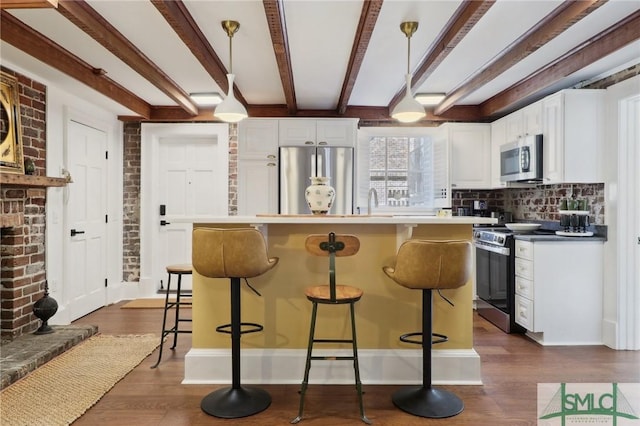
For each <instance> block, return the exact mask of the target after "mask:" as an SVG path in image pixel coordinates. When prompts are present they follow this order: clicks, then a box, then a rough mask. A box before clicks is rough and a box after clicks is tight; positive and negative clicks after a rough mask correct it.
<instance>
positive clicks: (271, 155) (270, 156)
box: [267, 154, 276, 160]
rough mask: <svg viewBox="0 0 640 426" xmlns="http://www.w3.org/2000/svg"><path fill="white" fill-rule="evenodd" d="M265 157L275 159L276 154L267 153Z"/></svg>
mask: <svg viewBox="0 0 640 426" xmlns="http://www.w3.org/2000/svg"><path fill="white" fill-rule="evenodd" d="M267 158H268V159H269V160H275V159H276V156H275V155H273V154H269V155H267Z"/></svg>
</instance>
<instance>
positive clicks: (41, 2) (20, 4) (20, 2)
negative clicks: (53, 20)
mask: <svg viewBox="0 0 640 426" xmlns="http://www.w3.org/2000/svg"><path fill="white" fill-rule="evenodd" d="M55 7H58V0H2V2H0V9H46V8H55Z"/></svg>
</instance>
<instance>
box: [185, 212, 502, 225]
mask: <svg viewBox="0 0 640 426" xmlns="http://www.w3.org/2000/svg"><path fill="white" fill-rule="evenodd" d="M172 221H173V222H183V223H185V222H188V223H219V224H229V223H237V224H271V223H281V224H346V225H349V224H363V225H376V224H381V225H419V224H425V225H427V224H428V225H474V224H479V225H492V224H497V223H498V219H496V218H490V217H478V216H452V217H441V216H426V215H415V216H414V215H391V214H372V215H364V214H363V215H331V214H330V215H312V214H300V215H287V214H282V215H281V214H264V215H256V216H186V217H182V218H174V219H172Z"/></svg>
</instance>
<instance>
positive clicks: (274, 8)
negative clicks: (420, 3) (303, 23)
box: [262, 0, 366, 115]
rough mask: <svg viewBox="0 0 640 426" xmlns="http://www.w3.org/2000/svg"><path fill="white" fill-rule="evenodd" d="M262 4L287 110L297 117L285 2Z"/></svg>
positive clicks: (279, 0)
mask: <svg viewBox="0 0 640 426" xmlns="http://www.w3.org/2000/svg"><path fill="white" fill-rule="evenodd" d="M262 3H263V5H264V12H265V15H266V17H267V24H268V25H269V32H270V33H271V43H272V44H273V51H274V53H275V55H276V62H277V64H278V72H279V73H280V80H281V81H282V90H283V91H284V99H285V102H286V103H287V110H288V111H289V114H291V115H295V114H296V112H297V110H298V101H297V100H296V89H295V86H294V83H293V70H292V67H291V54H290V52H289V36H288V35H287V23H286V20H285V16H284V2H283V0H263V2H262ZM365 3H366V2H365Z"/></svg>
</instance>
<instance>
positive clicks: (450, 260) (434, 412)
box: [382, 239, 472, 418]
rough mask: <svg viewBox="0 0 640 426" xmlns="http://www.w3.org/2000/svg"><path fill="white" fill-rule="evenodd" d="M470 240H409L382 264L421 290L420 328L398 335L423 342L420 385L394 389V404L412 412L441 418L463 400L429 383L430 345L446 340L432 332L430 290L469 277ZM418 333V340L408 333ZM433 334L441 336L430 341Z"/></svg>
mask: <svg viewBox="0 0 640 426" xmlns="http://www.w3.org/2000/svg"><path fill="white" fill-rule="evenodd" d="M471 253H472V252H471V243H470V242H469V241H429V240H419V239H416V240H408V241H405V242H404V243H403V244H402V245H401V246H400V249H398V254H397V256H396V261H395V265H394V266H383V267H382V270H383V271H384V273H385V274H387V276H389V277H390V278H391V279H393V280H394V281H395V282H396V283H398V284H399V285H401V286H403V287H406V288H409V289H416V290H421V291H422V331H420V332H418V333H408V334H404V335H402V336H400V340H402V341H403V342H408V343H418V344H420V345H421V346H422V385H421V386H418V387H415V386H412V387H407V388H403V389H400V390H399V391H396V392H395V393H394V394H393V396H392V401H393V403H394V404H395V405H396V407H398V408H400V409H401V410H403V411H406V412H407V413H410V414H413V415H415V416H420V417H427V418H444V417H451V416H455V415H457V414H460V413H461V412H462V410H463V409H464V403H463V402H462V400H460V398H458V397H457V396H456V395H454V394H453V393H451V392H449V391H446V390H443V389H436V388H433V387H432V386H431V349H432V345H433V343H440V342H444V341H446V340H447V337H446V336H444V335H442V334H436V333H433V330H432V328H433V327H432V325H433V324H432V312H433V306H432V305H433V295H432V292H433V290H437V291H440V290H445V289H455V288H459V287H462V286H463V285H465V283H466V282H467V281H469V278H470V277H471V266H472V261H471ZM415 335H419V336H421V340H420V341H414V340H411V339H410V338H409V337H412V336H415ZM432 336H437V337H440V338H441V339H440V340H439V341H436V342H433V340H432Z"/></svg>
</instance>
